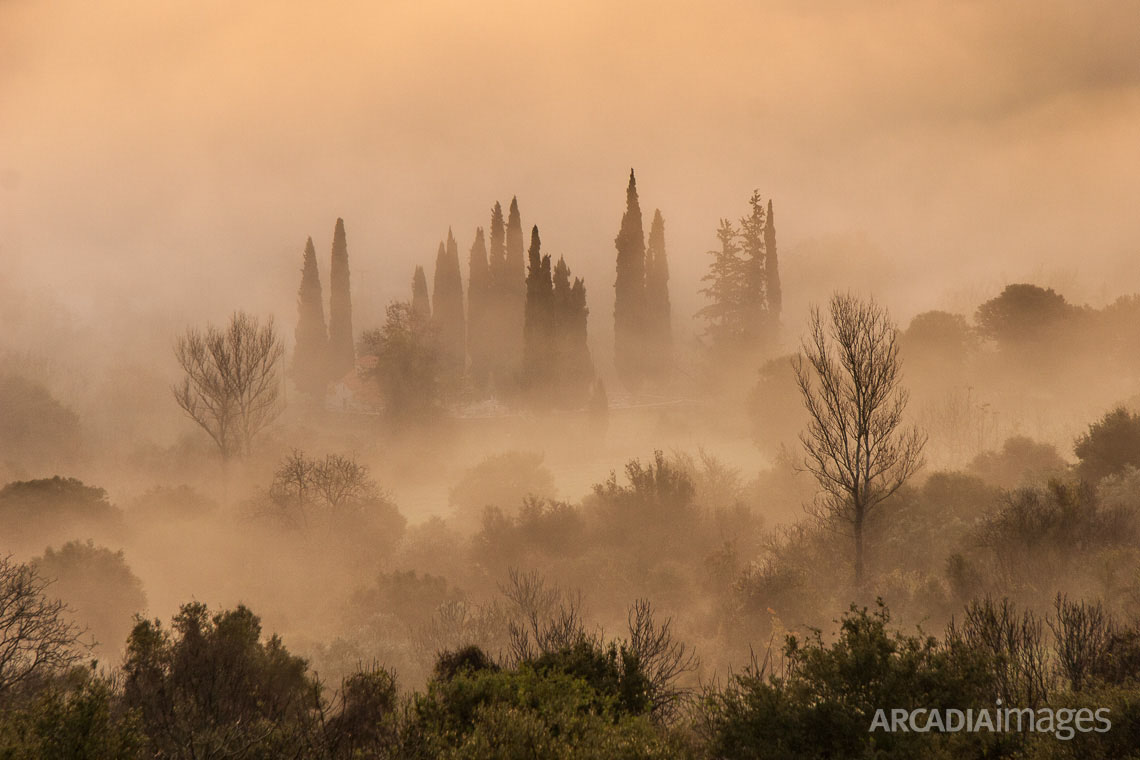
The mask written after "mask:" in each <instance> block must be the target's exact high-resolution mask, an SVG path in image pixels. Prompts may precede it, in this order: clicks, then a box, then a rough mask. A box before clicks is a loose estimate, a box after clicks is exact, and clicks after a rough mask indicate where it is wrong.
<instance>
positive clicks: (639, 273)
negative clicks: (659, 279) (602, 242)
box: [614, 169, 645, 389]
mask: <svg viewBox="0 0 1140 760" xmlns="http://www.w3.org/2000/svg"><path fill="white" fill-rule="evenodd" d="M625 198H626V201H625V203H626V208H625V214H623V215H622V218H621V229H620V230H619V231H618V235H617V238H616V239H615V240H614V245H615V246H616V248H617V279H616V280H615V282H614V290H615V293H614V362H615V364H616V365H617V370H618V375H619V376H620V377H621V379H622V382H623V383H625V384H626V386H627V387H629V388H631V389H636V388H637V387H638V386H640V384H641V380H642V376H643V371H644V361H643V357H644V349H643V344H642V341H643V337H644V336H643V326H644V318H645V235H644V232H643V230H642V225H641V205H640V204H639V202H638V199H637V180H636V179H635V178H634V176H633V170H632V169H630V170H629V185H628V186H627V188H626V192H625Z"/></svg>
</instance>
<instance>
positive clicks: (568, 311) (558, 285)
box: [552, 257, 594, 406]
mask: <svg viewBox="0 0 1140 760" xmlns="http://www.w3.org/2000/svg"><path fill="white" fill-rule="evenodd" d="M552 279H553V283H554V288H553V290H554V292H553V308H554V333H555V336H554V346H555V357H554V371H555V375H554V377H555V379H556V381H557V386H558V391H559V398H560V401H561V405H562V406H578V405H579V404H581V403H582V401H583V400H585V398H586V396H587V394H588V393H589V390H590V381H591V380H592V379H593V377H594V364H593V361H592V360H591V359H590V348H589V345H588V344H587V340H586V337H587V336H586V319H587V316H588V314H589V309H587V307H586V285H585V283H584V282H583V281H582V278H581V277H577V278H575V279H574V284H573V285H571V284H570V267H569V266H567V265H566V260H565V259H564V258H561V257H559V259H558V264H557V265H555V267H554V274H553V278H552Z"/></svg>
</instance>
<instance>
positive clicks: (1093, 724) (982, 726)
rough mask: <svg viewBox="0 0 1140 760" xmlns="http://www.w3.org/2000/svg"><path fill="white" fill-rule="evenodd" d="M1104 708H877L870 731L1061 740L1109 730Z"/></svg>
mask: <svg viewBox="0 0 1140 760" xmlns="http://www.w3.org/2000/svg"><path fill="white" fill-rule="evenodd" d="M1110 713H1111V710H1109V708H1107V707H1100V708H1097V709H1095V710H1094V709H1093V708H1091V707H1082V708H1080V709H1071V708H1058V709H1053V708H1051V707H1039V708H1037V709H1033V708H1030V707H1002V702H1001V700H1000V699H999V700H997V702H996V704H995V706H994V708H992V709H990V708H984V709H980V710H975V709H973V708H971V709H967V710H959V709H955V708H950V709H945V710H938V709H927V708H923V707H919V708H916V709H914V710H906V709H902V708H894V709H890V710H885V709H882V708H880V709H878V710H876V711H875V717H874V718H873V719H872V720H871V727H870V728H869V729H867V730H868V731H870V732H872V733H873V732H875V731H884V732H887V733H892V732H913V733H916V734H924V733H929V732H931V731H937V732H939V733H956V732H959V731H964V732H966V733H982V732H987V733H998V734H1000V733H1041V734H1053V735H1054V736H1055V737H1057V738H1058V739H1061V740H1062V741H1068V740H1069V739H1072V738H1073V737H1074V736H1076V735H1077V733H1082V734H1084V733H1091V732H1096V733H1099V734H1103V733H1107V732H1108V731H1110V730H1112V721H1111V720H1110V719H1109V717H1108V716H1109V714H1110Z"/></svg>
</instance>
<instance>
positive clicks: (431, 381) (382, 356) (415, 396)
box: [361, 302, 442, 424]
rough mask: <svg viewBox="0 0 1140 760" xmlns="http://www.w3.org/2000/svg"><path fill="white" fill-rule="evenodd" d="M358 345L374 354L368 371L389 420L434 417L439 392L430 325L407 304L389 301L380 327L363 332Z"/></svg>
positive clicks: (434, 340) (435, 347) (436, 348)
mask: <svg viewBox="0 0 1140 760" xmlns="http://www.w3.org/2000/svg"><path fill="white" fill-rule="evenodd" d="M361 346H362V349H363V351H364V352H365V353H368V354H371V355H373V356H375V357H376V360H377V361H376V366H375V368H374V369H373V370H372V372H371V374H372V377H373V378H375V380H376V381H377V383H378V384H379V386H380V391H381V393H382V394H383V396H384V413H385V414H386V415H387V417H388V418H389V419H391V420H394V421H397V422H400V423H403V424H407V423H414V422H425V421H427V420H430V419H431V418H433V417H434V416H435V414H436V413H437V411H438V409H439V405H440V401H441V394H442V386H441V382H440V376H441V373H442V368H441V360H440V351H439V345H438V341H437V338H436V331H435V329H434V327H433V325H432V324H431V323H430V322H428V321H427V320H425V319H423V317H422V316H420V315H419V314H417V313H416V311H415V310H414V309H412V306H411V304H409V303H407V302H401V303H393V304H390V305H389V306H388V311H387V319H386V320H385V322H384V327H382V328H380V329H379V330H369V331H368V332H366V333H365V334H364V335H363V336H362V337H361Z"/></svg>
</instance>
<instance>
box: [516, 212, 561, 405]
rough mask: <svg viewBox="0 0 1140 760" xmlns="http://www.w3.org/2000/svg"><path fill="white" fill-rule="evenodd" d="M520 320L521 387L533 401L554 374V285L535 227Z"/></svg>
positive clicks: (548, 257)
mask: <svg viewBox="0 0 1140 760" xmlns="http://www.w3.org/2000/svg"><path fill="white" fill-rule="evenodd" d="M528 260H529V266H528V268H527V276H526V302H525V305H524V310H523V311H524V319H523V364H522V367H523V370H522V376H523V384H524V385H525V387H526V389H527V391H528V392H530V393H531V394H532V397H533V399H534V400H538V399H539V398H541V397H542V394H543V393H544V392H545V391H546V390H547V389H548V387H549V379H550V377H551V376H552V375H553V372H554V284H553V282H552V280H551V272H550V256H549V255H547V256H543V255H542V242H541V240H540V239H539V237H538V227H534V228H533V229H532V230H531V233H530V250H529V252H528Z"/></svg>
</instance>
